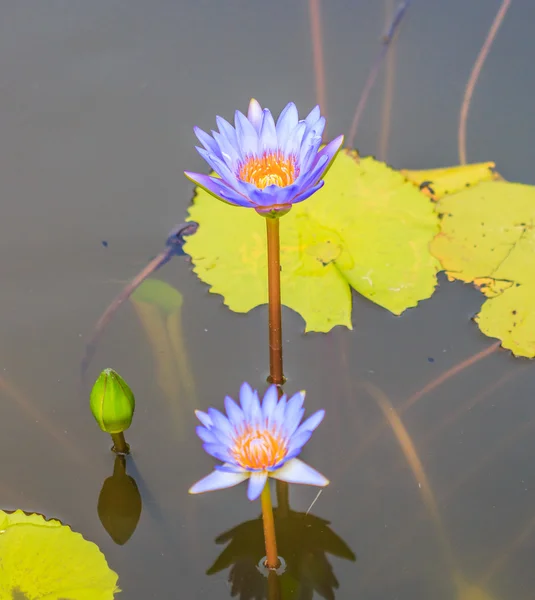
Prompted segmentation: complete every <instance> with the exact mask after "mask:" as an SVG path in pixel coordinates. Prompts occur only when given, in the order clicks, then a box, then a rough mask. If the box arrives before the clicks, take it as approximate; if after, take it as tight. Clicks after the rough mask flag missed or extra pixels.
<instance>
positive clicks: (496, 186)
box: [431, 181, 535, 358]
mask: <svg viewBox="0 0 535 600" xmlns="http://www.w3.org/2000/svg"><path fill="white" fill-rule="evenodd" d="M437 210H438V211H439V212H440V214H441V215H442V231H441V233H440V235H438V236H437V238H436V239H435V240H434V241H433V243H432V245H431V250H432V252H433V254H434V255H435V256H436V257H437V258H438V259H439V260H440V261H441V263H442V265H443V267H444V269H445V270H446V272H447V275H448V277H449V278H450V279H458V280H460V281H464V282H472V283H474V285H476V286H477V287H479V289H481V291H482V292H483V293H484V294H485V295H486V296H487V297H488V300H486V301H485V303H484V304H483V306H482V308H481V311H480V312H479V314H478V315H477V316H476V317H475V320H476V322H477V323H478V325H479V328H480V329H481V331H482V332H483V333H484V334H485V335H488V336H490V337H494V338H498V339H500V340H501V341H502V346H503V347H504V348H507V349H509V350H511V351H512V352H513V354H515V355H516V356H525V357H529V358H533V357H534V356H535V303H534V302H533V298H535V280H534V279H533V272H534V269H535V186H530V185H523V184H520V183H507V182H505V181H496V182H484V183H480V184H479V185H477V186H476V187H474V188H472V189H467V190H466V191H463V192H460V193H458V194H454V195H452V196H448V197H445V198H443V199H442V200H440V201H439V202H438V204H437Z"/></svg>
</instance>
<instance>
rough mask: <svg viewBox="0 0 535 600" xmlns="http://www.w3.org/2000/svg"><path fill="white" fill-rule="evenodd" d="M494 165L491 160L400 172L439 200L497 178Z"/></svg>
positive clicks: (425, 192)
mask: <svg viewBox="0 0 535 600" xmlns="http://www.w3.org/2000/svg"><path fill="white" fill-rule="evenodd" d="M495 166H496V165H495V164H494V163H493V162H485V163H475V164H472V165H458V166H456V167H446V168H443V169H428V170H425V171H412V170H402V171H401V173H402V174H403V175H405V177H406V178H407V179H408V180H409V181H411V182H412V183H414V184H415V185H417V186H418V187H419V188H420V190H421V191H422V192H423V193H424V194H426V195H427V196H429V197H430V198H432V199H433V200H439V199H440V198H443V197H444V196H447V195H448V194H455V193H457V192H460V191H462V190H464V189H466V188H469V187H471V186H473V185H476V184H478V183H481V182H482V181H494V180H496V179H499V178H500V175H499V174H498V173H496V171H495V169H494V167H495Z"/></svg>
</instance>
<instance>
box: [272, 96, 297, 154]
mask: <svg viewBox="0 0 535 600" xmlns="http://www.w3.org/2000/svg"><path fill="white" fill-rule="evenodd" d="M298 121H299V115H298V113H297V107H296V106H295V104H294V103H293V102H290V103H288V104H287V105H286V106H285V107H284V108H283V110H282V112H281V114H280V115H279V118H278V119H277V127H276V129H277V140H278V144H279V148H282V147H283V146H284V145H285V144H286V140H287V139H288V136H289V135H290V132H292V131H293V130H294V129H295V127H296V126H297V123H298Z"/></svg>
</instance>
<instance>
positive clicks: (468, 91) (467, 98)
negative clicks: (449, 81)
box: [458, 0, 511, 165]
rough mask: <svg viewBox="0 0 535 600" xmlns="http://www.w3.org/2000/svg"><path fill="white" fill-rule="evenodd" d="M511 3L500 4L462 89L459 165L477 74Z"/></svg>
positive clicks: (503, 2) (461, 158)
mask: <svg viewBox="0 0 535 600" xmlns="http://www.w3.org/2000/svg"><path fill="white" fill-rule="evenodd" d="M510 5H511V0H503V1H502V3H501V6H500V8H499V10H498V13H497V14H496V17H495V18H494V21H493V22H492V25H491V27H490V29H489V32H488V34H487V37H486V38H485V41H484V43H483V46H482V47H481V50H480V51H479V54H478V56H477V59H476V62H475V63H474V66H473V67H472V72H471V73H470V77H469V79H468V83H467V84H466V88H465V90H464V97H463V102H462V104H461V114H460V117H459V132H458V138H459V162H460V163H461V165H464V164H466V121H467V119H468V111H469V110H470V102H471V101H472V96H473V94H474V89H475V87H476V83H477V80H478V79H479V75H480V73H481V69H482V68H483V65H484V64H485V61H486V60H487V56H488V53H489V51H490V48H491V46H492V43H493V42H494V38H495V37H496V34H497V33H498V29H499V28H500V25H501V24H502V22H503V19H504V17H505V13H506V12H507V9H508V8H509V6H510Z"/></svg>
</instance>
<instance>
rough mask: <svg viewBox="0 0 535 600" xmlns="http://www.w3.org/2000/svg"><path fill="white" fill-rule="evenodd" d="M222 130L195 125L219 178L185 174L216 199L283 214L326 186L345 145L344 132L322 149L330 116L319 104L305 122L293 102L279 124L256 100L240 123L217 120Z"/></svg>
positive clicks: (239, 116) (237, 119)
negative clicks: (322, 110) (209, 129)
mask: <svg viewBox="0 0 535 600" xmlns="http://www.w3.org/2000/svg"><path fill="white" fill-rule="evenodd" d="M216 121H217V125H218V128H219V131H218V132H217V131H212V135H209V134H207V133H206V132H205V131H203V130H202V129H199V128H198V127H195V129H194V131H195V134H196V136H197V137H198V139H199V141H200V142H201V144H202V145H203V148H197V150H198V151H199V154H200V155H201V156H202V157H203V158H204V159H205V160H206V162H207V163H208V164H209V165H210V166H211V167H212V169H213V170H214V171H215V172H216V174H217V175H218V177H213V176H211V175H203V174H201V173H190V172H185V175H186V177H188V179H190V180H191V181H193V182H194V183H195V184H197V185H199V186H201V187H202V188H204V189H205V190H206V191H207V192H209V193H210V194H212V195H214V196H216V197H217V198H219V199H221V200H223V201H225V202H228V203H229V204H234V205H237V206H245V207H249V208H254V209H256V210H257V211H258V212H259V213H261V214H264V215H266V214H268V215H269V214H272V215H273V216H280V214H284V213H286V212H288V211H289V210H290V208H291V207H292V205H293V204H296V203H297V202H302V201H303V200H306V199H307V198H308V197H309V196H311V195H312V194H313V193H314V192H317V191H318V190H319V189H320V188H321V187H322V186H323V177H324V175H325V173H326V171H327V169H328V168H329V166H330V164H331V163H332V161H333V159H334V157H335V155H336V153H337V152H338V150H339V149H340V147H341V145H342V142H343V141H344V136H343V135H340V136H338V137H337V138H335V139H334V140H333V141H332V142H330V143H328V144H327V145H326V146H325V147H324V148H322V149H321V150H320V146H321V137H322V134H323V130H324V128H325V118H324V117H322V116H321V114H320V108H319V106H316V107H315V108H314V109H313V110H312V111H311V112H310V114H309V115H308V116H307V117H306V119H304V120H301V121H300V120H299V117H298V113H297V108H296V106H295V104H294V103H293V102H290V103H289V104H288V105H287V106H286V107H285V108H284V110H283V111H282V112H281V114H280V116H279V118H278V120H277V123H275V120H274V119H273V116H272V114H271V112H270V111H269V109H267V108H264V109H262V107H261V106H260V104H259V103H258V102H257V101H256V100H254V99H253V100H251V102H250V104H249V111H248V114H247V117H246V116H245V115H244V114H242V113H241V112H240V111H236V116H235V120H234V122H235V127H233V126H232V125H231V124H230V123H228V122H227V121H225V119H222V118H221V117H217V118H216Z"/></svg>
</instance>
